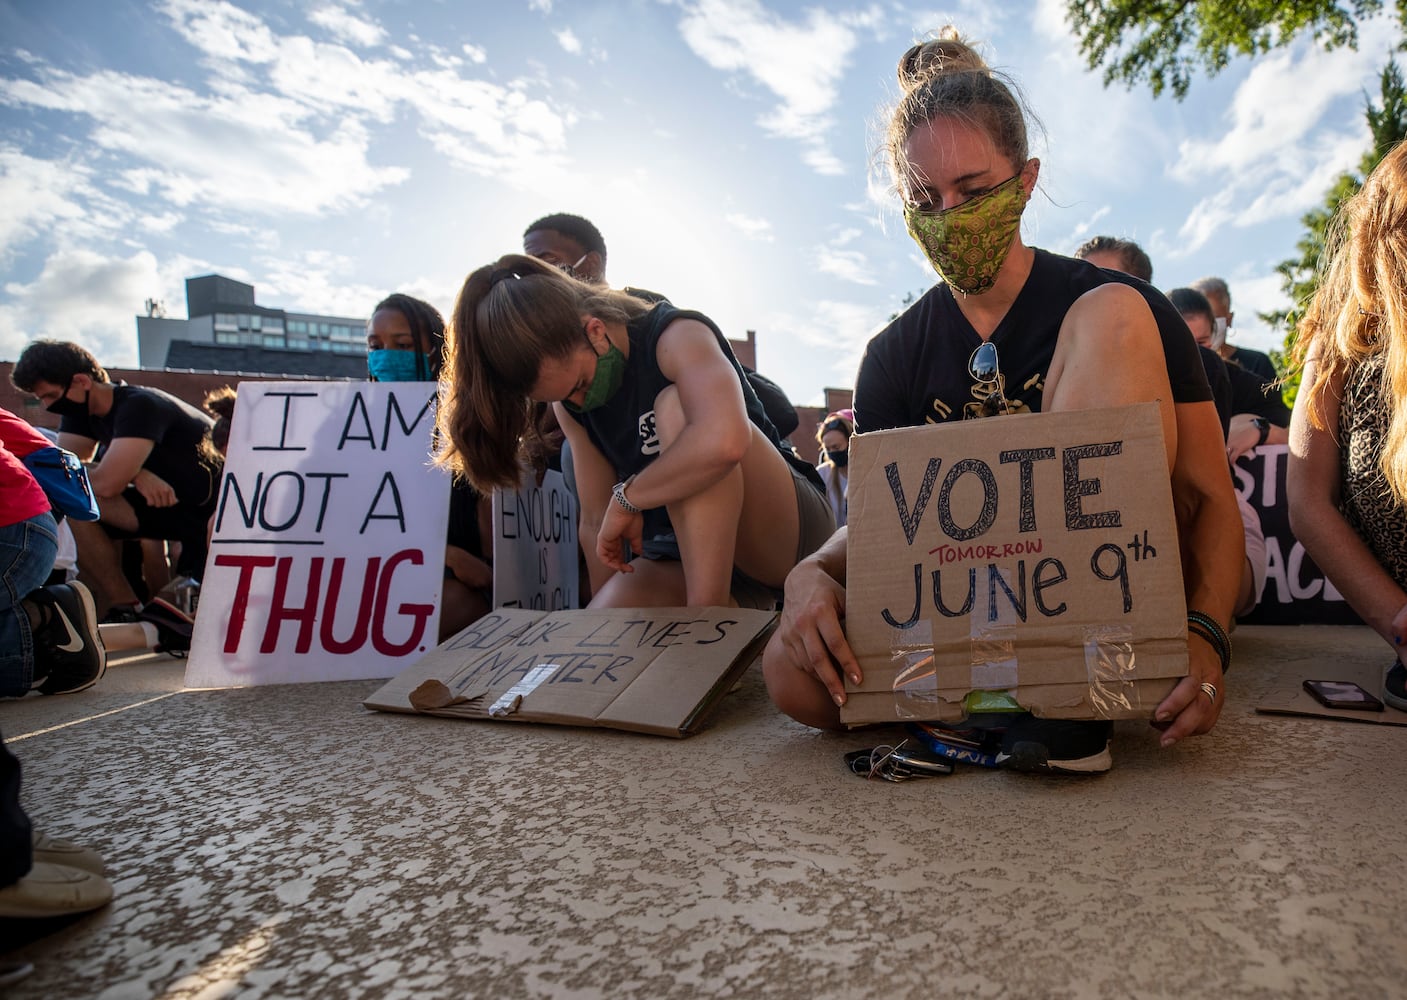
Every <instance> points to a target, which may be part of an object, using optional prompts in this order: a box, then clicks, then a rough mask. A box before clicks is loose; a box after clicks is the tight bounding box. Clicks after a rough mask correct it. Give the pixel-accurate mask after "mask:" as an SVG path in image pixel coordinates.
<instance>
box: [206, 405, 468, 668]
mask: <svg viewBox="0 0 1407 1000" xmlns="http://www.w3.org/2000/svg"><path fill="white" fill-rule="evenodd" d="M434 393H435V386H434V384H432V383H419V382H395V383H364V382H259V383H255V382H245V383H242V384H241V385H240V387H239V399H238V402H237V403H236V405H235V416H234V424H233V426H232V428H231V432H230V443H229V451H228V455H227V458H226V461H225V471H224V476H223V478H222V480H221V482H220V499H219V506H218V508H217V511H216V514H215V534H214V537H213V539H212V540H211V545H210V556H209V558H208V559H207V561H206V565H205V577H204V579H203V581H202V587H201V600H200V611H199V613H198V614H197V615H196V623H195V635H194V638H193V640H192V643H191V652H190V660H189V662H188V664H187V667H186V686H187V687H215V686H221V685H245V684H278V683H287V682H291V681H330V680H361V679H366V678H371V677H387V676H390V675H392V674H394V673H396V672H397V671H398V670H399V669H400V668H401V667H402V666H403V665H404V664H405V663H409V662H412V661H414V660H415V659H416V658H418V657H419V656H420V655H421V654H422V653H424V652H425V650H426V649H429V648H433V647H434V645H435V636H436V628H437V626H438V622H439V606H440V587H441V581H442V580H443V578H444V561H445V557H444V553H445V530H446V524H447V522H448V519H449V487H450V480H449V476H448V475H447V474H446V473H445V472H443V471H442V470H440V469H438V468H435V467H434V466H432V465H431V464H430V459H429V451H430V433H431V429H432V427H433V424H434V398H435V397H434Z"/></svg>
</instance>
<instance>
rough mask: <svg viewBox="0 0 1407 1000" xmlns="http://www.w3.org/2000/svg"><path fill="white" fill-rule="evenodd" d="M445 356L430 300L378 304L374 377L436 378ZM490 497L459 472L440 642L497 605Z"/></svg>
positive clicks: (370, 366)
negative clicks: (470, 483)
mask: <svg viewBox="0 0 1407 1000" xmlns="http://www.w3.org/2000/svg"><path fill="white" fill-rule="evenodd" d="M444 356H445V321H444V318H443V317H442V316H441V315H440V311H439V310H438V309H436V308H435V307H434V306H432V305H431V304H430V303H428V302H425V301H423V300H421V299H417V298H414V297H413V296H410V295H406V294H404V293H402V292H396V293H394V294H392V295H388V296H386V298H384V299H382V300H381V301H380V302H378V303H376V308H375V309H373V310H372V311H371V319H370V320H369V321H368V322H367V324H366V367H367V371H368V373H369V374H370V375H371V380H372V381H373V382H436V381H439V378H440V368H441V366H442V365H443V363H444ZM491 527H492V525H491V524H490V506H489V501H488V497H487V496H486V495H483V496H481V495H480V494H479V492H478V491H477V490H475V489H474V488H473V487H472V486H470V485H469V483H468V482H466V481H465V480H464V479H462V478H460V477H458V476H456V477H455V480H454V483H453V485H452V486H451V489H450V495H449V524H448V529H447V531H446V539H445V578H444V583H443V585H442V587H441V591H440V594H441V597H440V641H441V642H444V641H445V640H446V639H448V638H449V637H450V636H452V635H455V634H456V633H458V632H460V631H462V630H463V629H465V628H467V627H468V626H469V625H472V624H473V623H474V622H476V621H478V620H479V619H480V618H482V617H483V616H484V615H485V614H487V613H488V611H489V609H490V608H491V607H493V565H492V562H493V551H492V547H491V546H492V538H493V535H492V533H491Z"/></svg>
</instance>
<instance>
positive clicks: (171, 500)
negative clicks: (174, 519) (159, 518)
mask: <svg viewBox="0 0 1407 1000" xmlns="http://www.w3.org/2000/svg"><path fill="white" fill-rule="evenodd" d="M132 485H133V486H134V487H136V490H137V492H138V493H140V494H141V495H142V499H143V500H145V501H146V502H147V506H149V507H174V506H175V505H176V491H175V490H174V489H172V488H171V484H170V483H168V482H167V481H166V480H164V479H162V478H161V477H160V476H158V475H157V474H156V473H155V472H149V471H147V470H146V469H138V470H137V474H136V475H135V476H133V477H132Z"/></svg>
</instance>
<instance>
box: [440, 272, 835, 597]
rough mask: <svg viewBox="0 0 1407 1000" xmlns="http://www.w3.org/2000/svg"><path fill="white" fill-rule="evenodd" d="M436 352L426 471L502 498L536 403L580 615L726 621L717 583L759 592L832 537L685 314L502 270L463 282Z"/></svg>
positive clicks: (745, 396) (723, 357) (800, 473)
mask: <svg viewBox="0 0 1407 1000" xmlns="http://www.w3.org/2000/svg"><path fill="white" fill-rule="evenodd" d="M450 344H451V346H450V357H449V365H448V367H447V369H446V373H445V379H446V382H447V385H448V388H449V395H448V398H447V400H446V401H445V405H444V406H443V407H442V408H441V410H440V425H441V430H442V432H443V437H444V439H445V441H446V442H447V445H446V451H445V453H444V455H443V456H442V460H444V461H446V462H448V463H449V464H450V465H452V466H453V467H454V468H456V469H458V470H460V471H462V472H463V473H464V475H466V476H467V477H468V478H469V479H470V481H472V482H473V483H474V484H475V486H477V487H478V488H479V489H481V490H488V489H490V488H492V487H494V486H500V485H512V484H516V483H517V482H518V477H519V475H520V473H519V468H520V465H519V461H520V455H521V453H522V451H523V450H524V449H525V447H526V446H527V445H528V444H529V443H530V442H529V440H528V439H530V437H531V435H532V434H533V426H532V422H531V420H530V417H529V414H530V407H531V406H532V404H533V403H534V402H550V403H552V404H553V406H554V408H555V410H556V414H557V420H558V422H559V423H560V424H561V426H562V428H563V430H565V431H566V434H567V438H568V440H569V441H570V442H571V446H572V452H573V455H574V456H575V462H576V478H577V487H578V491H579V493H580V497H581V540H582V548H583V550H584V551H585V552H586V554H587V560H588V566H589V570H590V575H591V590H592V594H593V595H594V596H593V597H592V601H591V606H592V607H651V606H654V607H661V606H696V607H697V606H710V605H721V606H727V605H729V604H731V603H733V601H732V597H731V591H732V587H733V585H734V581H735V577H737V578H738V579H739V580H740V581H741V580H742V579H743V578H746V579H747V580H749V581H751V582H753V583H757V584H762V585H763V586H765V587H768V588H771V589H773V590H775V589H777V588H779V587H780V586H781V584H782V582H783V580H784V579H785V577H786V575H787V572H788V570H790V569H791V568H792V567H793V566H794V565H796V562H797V560H799V559H801V558H802V557H803V556H806V555H808V554H810V553H811V552H812V551H813V550H814V549H815V548H816V547H817V546H818V545H820V544H821V543H822V542H823V541H825V539H826V537H827V536H829V534H830V533H831V531H832V530H833V529H834V524H833V522H832V521H831V517H830V512H829V508H828V506H827V504H826V501H825V497H824V495H823V493H822V491H821V484H820V482H819V480H818V479H817V477H816V475H815V470H813V469H812V468H811V467H810V466H809V465H807V464H806V463H805V462H803V461H801V460H800V459H798V458H796V457H795V456H794V454H788V453H787V452H785V451H784V450H783V448H782V446H781V443H780V441H779V439H778V438H777V434H776V430H775V429H774V428H773V427H772V424H771V422H770V421H768V420H767V418H766V416H765V414H764V413H763V411H762V405H761V403H759V402H758V399H757V396H756V394H755V393H754V392H753V391H752V389H751V388H750V387H749V385H748V382H747V379H746V378H745V377H744V375H743V371H742V369H741V368H740V367H739V365H738V362H737V360H736V359H735V358H734V357H733V352H732V349H731V348H730V347H729V346H728V341H727V340H726V339H725V338H724V336H723V334H722V333H721V332H720V331H719V329H718V327H717V326H715V325H714V323H713V321H712V320H710V319H709V318H708V317H706V316H704V315H702V314H701V313H696V312H689V311H686V310H681V309H676V308H675V307H674V306H672V305H670V304H669V303H668V302H657V303H648V302H644V301H642V300H640V299H637V298H635V297H633V296H631V295H628V294H626V293H624V292H617V291H613V290H611V289H608V288H603V287H601V286H599V285H588V284H586V283H584V282H581V281H578V280H577V279H575V278H572V277H570V276H568V275H566V274H564V273H563V272H562V271H560V270H558V269H557V268H555V267H552V266H551V265H548V264H545V263H543V262H542V261H539V260H536V259H534V258H532V257H522V256H518V255H509V256H506V257H503V258H501V259H500V260H498V261H497V262H496V263H494V264H490V265H488V266H486V267H482V268H480V269H479V270H477V271H475V272H474V273H473V274H471V275H469V277H468V278H467V279H466V280H465V282H464V287H463V288H462V289H461V291H460V293H459V300H458V302H457V303H456V304H455V308H454V318H453V323H452V328H451V331H450ZM675 542H677V547H676V545H675ZM641 556H643V558H638V557H641Z"/></svg>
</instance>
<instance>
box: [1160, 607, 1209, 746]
mask: <svg viewBox="0 0 1407 1000" xmlns="http://www.w3.org/2000/svg"><path fill="white" fill-rule="evenodd" d="M1187 659H1188V664H1187V665H1188V674H1187V676H1186V677H1184V678H1183V679H1182V680H1180V681H1179V682H1178V684H1177V687H1175V688H1173V689H1172V693H1171V694H1169V695H1168V696H1167V697H1166V698H1164V699H1163V701H1162V704H1160V705H1159V706H1158V709H1157V711H1156V712H1155V713H1154V715H1153V726H1154V728H1156V729H1161V730H1162V731H1163V738H1162V740H1161V741H1160V743H1161V744H1162V746H1163V748H1164V749H1166V748H1167V747H1170V746H1172V745H1173V744H1174V743H1176V742H1177V741H1178V740H1180V739H1182V738H1183V737H1185V736H1199V735H1201V734H1202V733H1206V732H1210V731H1211V728H1212V727H1213V726H1215V725H1216V720H1217V719H1218V718H1220V717H1221V709H1222V706H1223V705H1225V704H1226V676H1225V675H1224V674H1223V673H1222V672H1221V658H1220V657H1218V656H1217V654H1216V650H1214V649H1213V648H1212V644H1211V643H1209V642H1207V641H1206V640H1205V639H1203V638H1202V637H1201V636H1200V635H1188V637H1187ZM1203 684H1210V685H1211V686H1212V687H1213V688H1215V689H1216V698H1215V700H1213V699H1212V698H1210V697H1208V694H1207V692H1206V691H1205V690H1204V689H1203V688H1202V685H1203Z"/></svg>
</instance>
